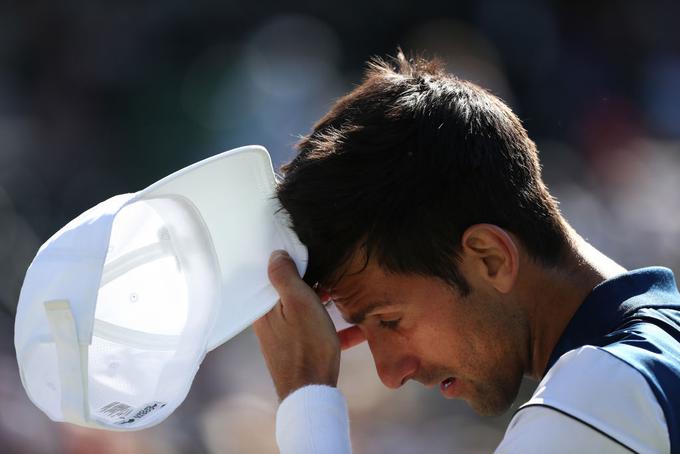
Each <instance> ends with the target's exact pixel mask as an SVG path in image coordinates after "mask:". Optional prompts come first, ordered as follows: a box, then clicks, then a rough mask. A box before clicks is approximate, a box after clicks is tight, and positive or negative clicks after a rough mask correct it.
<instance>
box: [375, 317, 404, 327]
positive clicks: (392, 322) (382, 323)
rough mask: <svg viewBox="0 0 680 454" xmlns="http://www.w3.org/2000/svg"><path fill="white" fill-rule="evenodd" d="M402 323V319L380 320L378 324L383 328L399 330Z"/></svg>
mask: <svg viewBox="0 0 680 454" xmlns="http://www.w3.org/2000/svg"><path fill="white" fill-rule="evenodd" d="M400 321H401V319H400V318H397V319H394V320H379V321H378V324H379V325H380V327H381V328H386V329H397V327H398V326H399V322H400Z"/></svg>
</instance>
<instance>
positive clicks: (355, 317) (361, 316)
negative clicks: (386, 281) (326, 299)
mask: <svg viewBox="0 0 680 454" xmlns="http://www.w3.org/2000/svg"><path fill="white" fill-rule="evenodd" d="M335 304H336V305H338V304H339V303H335ZM388 305H390V303H389V302H387V301H376V302H374V303H371V304H369V305H368V306H366V307H364V308H363V309H361V310H360V311H358V312H355V313H353V314H350V315H349V316H348V317H347V319H345V320H346V321H347V322H348V323H351V324H352V325H358V324H360V323H362V322H363V321H364V320H365V319H366V315H368V314H369V313H371V312H373V311H374V310H376V309H378V308H380V307H383V306H388ZM340 306H342V304H340Z"/></svg>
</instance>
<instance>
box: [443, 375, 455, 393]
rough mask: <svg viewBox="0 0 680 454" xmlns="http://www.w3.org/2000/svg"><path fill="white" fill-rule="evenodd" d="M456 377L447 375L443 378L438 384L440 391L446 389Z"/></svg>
mask: <svg viewBox="0 0 680 454" xmlns="http://www.w3.org/2000/svg"><path fill="white" fill-rule="evenodd" d="M455 381H456V379H455V378H453V377H449V378H447V379H446V380H443V381H442V382H441V383H440V384H439V387H440V388H441V390H442V391H445V390H447V389H448V388H449V387H450V386H451V385H453V384H454V383H455Z"/></svg>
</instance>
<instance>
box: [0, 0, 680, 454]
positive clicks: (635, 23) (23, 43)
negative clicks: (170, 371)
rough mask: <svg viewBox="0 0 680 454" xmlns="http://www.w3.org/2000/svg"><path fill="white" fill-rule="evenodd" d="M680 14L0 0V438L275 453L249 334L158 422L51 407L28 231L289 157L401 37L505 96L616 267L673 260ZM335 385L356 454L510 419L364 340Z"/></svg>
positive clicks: (482, 442)
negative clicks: (377, 355)
mask: <svg viewBox="0 0 680 454" xmlns="http://www.w3.org/2000/svg"><path fill="white" fill-rule="evenodd" d="M678 17H680V3H678V2H674V1H671V0H667V1H663V0H661V1H655V2H639V1H620V2H610V1H603V2H575V1H571V0H561V1H557V0H554V1H545V2H539V1H528V0H520V1H513V2H509V1H504V0H475V1H472V0H469V1H447V2H444V1H431V0H421V1H419V2H417V3H416V2H406V1H403V0H393V1H391V2H385V3H380V2H369V1H363V2H357V1H354V0H348V1H343V2H310V1H301V0H298V1H288V2H285V3H284V2H275V1H272V0H260V1H257V2H242V1H241V2H236V1H228V0H227V1H206V2H202V1H195V2H184V1H176V0H166V1H162V2H108V3H100V2H89V1H84V0H83V1H77V0H71V1H60V2H47V1H45V2H41V1H27V2H18V1H16V2H15V1H3V2H1V3H0V451H2V452H3V453H4V452H7V453H24V452H25V453H29V452H30V453H62V452H64V453H87V452H97V453H99V454H105V453H203V452H206V453H218V452H219V453H222V452H224V453H273V452H276V447H275V442H274V416H275V411H276V398H275V394H274V391H273V387H272V385H271V382H270V379H269V376H268V374H267V371H266V369H265V366H264V364H263V361H262V359H261V358H260V356H259V350H258V347H257V343H256V340H255V338H254V336H253V334H252V333H251V332H250V331H247V332H244V333H243V334H241V335H239V336H238V337H237V338H235V339H233V340H232V341H230V342H229V343H227V344H225V345H224V346H222V347H220V348H218V349H217V350H215V351H213V352H212V353H210V354H209V355H208V356H207V358H206V360H205V362H204V363H203V365H202V367H201V370H200V371H199V374H198V375H197V377H196V380H195V381H194V385H193V387H192V390H191V392H190V393H189V397H188V398H187V400H186V401H185V402H184V404H183V405H182V406H181V407H180V408H179V409H178V410H177V411H176V412H175V413H174V414H173V416H171V417H170V418H169V419H168V420H166V421H165V422H164V423H162V424H160V425H159V426H157V427H155V428H153V429H149V430H145V431H142V432H136V433H126V434H114V433H107V432H97V431H90V430H85V429H80V428H77V427H74V426H69V425H61V424H56V423H53V422H51V421H50V420H49V419H48V418H47V417H46V416H45V415H43V414H42V413H41V412H40V411H39V410H37V409H36V408H35V407H34V406H33V405H32V404H31V403H30V402H29V400H28V398H27V397H26V394H25V393H24V391H23V388H22V386H21V383H20V379H19V374H18V370H17V366H16V360H15V356H14V346H13V321H14V313H15V308H16V303H17V300H18V295H19V290H20V288H21V283H22V279H23V276H24V273H25V271H26V268H27V267H28V264H29V263H30V260H31V259H32V257H33V256H34V255H35V253H36V251H37V249H38V247H39V246H40V244H42V243H43V242H44V241H45V240H46V239H47V238H48V237H49V236H50V235H51V234H52V233H53V232H55V231H56V230H58V229H59V228H60V227H61V226H62V225H64V224H65V223H66V222H68V221H69V220H70V219H72V218H73V217H75V216H76V215H78V214H79V213H81V212H82V211H84V210H86V209H87V208H89V207H91V206H93V205H95V204H97V203H98V202H100V201H102V200H104V199H106V198H108V197H110V196H112V195H114V194H118V193H123V192H131V191H136V190H139V189H142V188H143V187H145V186H147V185H148V184H150V183H152V182H154V181H155V180H157V179H159V178H160V177H163V176H165V175H167V174H168V173H170V172H172V171H174V170H176V169H179V168H181V167H183V166H185V165H188V164H190V163H192V162H195V161H197V160H200V159H202V158H205V157H208V156H211V155H213V154H216V153H218V152H220V151H223V150H227V149H230V148H233V147H237V146H240V145H245V144H252V143H257V144H262V145H264V146H266V147H267V148H268V149H269V151H270V152H271V154H272V157H273V159H274V161H275V165H276V166H279V165H280V164H282V163H284V162H286V161H287V160H289V159H290V158H291V157H292V156H293V153H294V152H293V148H292V145H293V144H294V143H295V142H296V141H297V138H298V136H299V135H301V134H305V133H306V132H308V131H309V130H310V128H311V126H312V125H313V123H314V122H315V121H316V120H317V119H318V118H319V117H320V116H321V115H322V114H323V113H324V112H325V111H326V110H327V109H328V108H329V107H330V105H331V104H332V102H333V100H335V99H336V98H338V97H339V96H341V95H342V94H343V93H345V92H346V91H348V90H350V89H351V88H352V87H353V86H354V84H356V83H358V82H359V80H360V78H361V76H362V72H363V70H364V67H365V65H364V62H365V61H366V60H367V59H369V58H370V57H372V56H375V55H386V54H392V55H394V54H395V52H396V47H397V46H402V47H403V49H404V50H405V51H406V52H407V53H408V52H424V53H425V54H426V55H430V56H432V55H437V56H439V57H441V58H442V59H444V60H445V61H446V63H447V65H448V69H449V70H450V71H452V72H454V73H455V74H457V75H459V76H460V77H462V78H467V79H470V80H473V81H475V82H477V83H479V84H481V85H483V86H485V87H487V88H489V89H491V90H492V91H493V92H494V93H496V94H497V95H499V96H500V97H501V98H503V99H504V100H505V101H506V102H508V103H509V104H510V105H511V107H512V108H513V109H514V110H515V112H516V113H517V114H518V115H519V116H520V118H521V119H522V120H523V121H524V124H525V125H526V127H527V129H528V130H529V134H530V136H531V137H532V138H534V140H535V141H536V142H537V144H538V147H539V149H540V151H541V158H542V161H543V165H544V175H545V179H546V181H547V184H548V186H549V187H550V189H551V190H552V192H553V193H554V194H555V195H556V196H557V198H558V199H559V200H560V202H561V208H562V210H563V213H564V214H565V216H566V217H567V219H568V220H569V221H570V222H571V223H572V225H573V226H574V227H575V228H576V230H577V231H579V232H580V233H581V234H582V235H584V236H585V237H586V238H588V239H589V240H590V241H591V242H592V243H593V244H594V245H595V246H596V247H598V248H600V249H601V250H603V251H604V252H605V253H607V254H609V255H610V256H611V257H613V258H614V259H616V260H617V261H619V262H620V263H621V264H623V265H624V266H626V267H628V268H635V267H640V266H646V265H664V266H668V267H670V268H671V269H673V270H674V271H680V210H679V209H678V208H679V204H678V194H680V31H679V29H678V27H677V24H676V21H677V18H678ZM532 386H535V384H532V383H530V382H527V383H526V384H525V387H524V390H523V396H524V397H526V395H527V393H529V392H530V391H531V388H532ZM340 387H341V388H342V389H343V391H344V392H345V394H346V395H347V397H348V400H349V406H350V412H351V417H352V436H353V443H354V450H355V452H356V453H359V454H361V453H416V452H428V453H445V452H465V453H474V452H490V451H492V450H493V447H494V446H495V445H496V444H497V443H498V442H499V440H500V438H501V437H502V435H503V431H504V428H505V425H506V424H507V422H508V419H509V417H510V414H511V412H510V414H508V415H506V416H504V417H499V418H492V419H483V418H478V417H476V416H475V415H474V414H473V413H472V412H471V411H470V410H468V409H467V407H466V405H465V404H464V403H461V402H450V401H445V400H443V399H441V398H440V397H439V396H438V391H437V390H435V391H426V390H424V389H422V388H421V387H420V386H419V385H417V384H416V385H406V386H405V387H404V388H403V389H402V390H399V391H388V390H387V389H386V388H384V387H383V386H382V385H381V383H380V381H379V379H378V377H377V375H376V373H375V370H374V367H373V364H372V361H371V358H370V355H369V353H368V351H367V348H366V347H364V346H362V347H358V348H356V349H354V350H351V351H350V352H347V353H346V354H345V355H344V357H343V364H342V376H341V383H340ZM520 399H522V396H520Z"/></svg>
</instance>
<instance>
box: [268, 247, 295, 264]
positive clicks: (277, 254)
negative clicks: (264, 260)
mask: <svg viewBox="0 0 680 454" xmlns="http://www.w3.org/2000/svg"><path fill="white" fill-rule="evenodd" d="M279 259H290V255H288V252H286V251H284V250H283V249H278V250H276V251H274V252H272V255H270V256H269V263H272V262H274V261H276V260H279Z"/></svg>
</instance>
